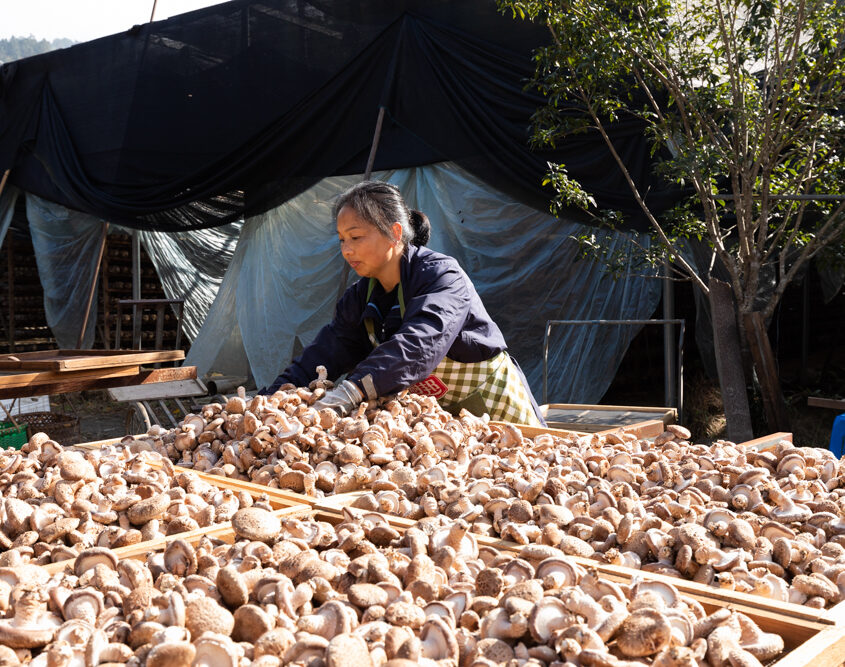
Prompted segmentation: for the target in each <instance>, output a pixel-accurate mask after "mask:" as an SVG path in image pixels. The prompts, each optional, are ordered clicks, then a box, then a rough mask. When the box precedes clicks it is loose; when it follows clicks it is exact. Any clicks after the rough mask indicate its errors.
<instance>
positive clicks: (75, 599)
mask: <svg viewBox="0 0 845 667" xmlns="http://www.w3.org/2000/svg"><path fill="white" fill-rule="evenodd" d="M102 611H103V594H102V593H100V591H97V590H94V589H93V588H80V589H78V590H75V591H73V592H72V593H71V594H70V595H68V596H67V598H66V599H65V601H64V604H63V605H62V615H63V616H64V617H65V620H67V621H69V620H71V619H72V618H78V619H82V620H90V621H94V622H96V620H97V617H98V616H99V615H100V612H102Z"/></svg>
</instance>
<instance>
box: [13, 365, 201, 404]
mask: <svg viewBox="0 0 845 667" xmlns="http://www.w3.org/2000/svg"><path fill="white" fill-rule="evenodd" d="M128 368H129V369H132V371H131V372H125V371H124V369H120V368H117V369H115V368H102V369H93V370H86V371H66V372H64V373H55V372H53V371H46V372H40V373H17V374H14V375H0V378H9V377H18V378H20V377H21V376H24V375H26V376H31V377H32V378H33V379H32V380H31V381H30V382H29V383H28V384H23V385H20V386H7V385H4V384H3V383H2V382H0V399H5V398H21V397H25V396H36V395H43V394H50V395H52V394H64V393H67V392H69V391H87V390H93V389H108V388H110V387H125V386H127V385H137V384H147V383H152V382H162V381H170V380H189V379H192V376H193V377H194V378H195V377H196V375H197V369H196V367H195V366H181V367H179V368H156V369H153V370H149V371H142V370H140V368H139V367H138V366H129V367H128Z"/></svg>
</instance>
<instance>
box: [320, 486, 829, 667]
mask: <svg viewBox="0 0 845 667" xmlns="http://www.w3.org/2000/svg"><path fill="white" fill-rule="evenodd" d="M335 498H338V496H335ZM366 513H367V514H371V513H373V512H366ZM374 513H375V514H379V513H378V512H374ZM382 516H384V518H385V519H386V520H387V521H388V523H390V525H391V526H393V527H394V528H395V529H396V530H397V531H398V532H399V533H403V532H404V531H405V530H406V529H407V528H409V527H410V526H412V525H414V524H415V523H416V521H413V520H410V519H401V518H399V517H394V516H389V515H382ZM314 518H315V519H316V520H318V521H326V522H328V523H340V522H341V521H343V520H344V516H343V512H342V510H339V509H337V508H336V507H332V506H330V505H325V504H318V505H317V506H316V507H315V511H314ZM475 537H476V540H477V541H478V544H479V545H485V546H490V547H493V548H495V549H497V550H499V551H507V552H512V553H518V552H519V550H520V549H521V548H522V547H521V546H520V545H518V544H515V543H513V542H507V541H505V540H499V539H495V538H491V537H485V536H482V535H475ZM569 558H571V559H572V560H573V561H574V562H576V563H578V564H579V565H582V566H583V567H595V568H596V569H597V570H598V571H599V573H600V574H602V575H604V577H606V578H607V579H610V580H612V581H617V582H620V583H630V582H631V580H632V579H633V578H634V577H639V578H640V579H643V580H649V581H665V582H667V583H670V584H672V585H673V586H675V588H677V589H678V590H679V591H680V592H681V593H682V594H684V595H688V596H690V597H692V598H695V599H696V600H698V602H700V603H701V605H702V606H703V607H704V608H705V610H706V611H708V612H712V611H715V610H716V609H719V608H728V609H732V610H735V611H740V612H742V613H744V614H746V615H748V616H749V617H751V618H753V619H754V621H755V622H757V624H758V625H759V626H760V627H761V628H762V629H763V630H765V631H766V632H774V633H776V634H779V635H780V636H781V637H783V639H784V643H785V644H786V649H787V653H785V654H784V655H783V656H782V657H781V658H780V659H779V660H778V661H777V662H775V663H773V664H771V665H769V666H768V667H805V666H807V665H812V667H838V666H839V665H842V664H843V662H845V626H843V625H835V624H834V620H833V619H831V618H829V617H828V616H827V614H826V613H825V612H824V610H818V609H807V608H805V607H803V606H801V605H796V604H787V603H776V602H775V601H773V600H768V599H767V598H762V597H761V596H752V595H748V594H743V593H737V592H736V591H724V590H721V589H716V588H713V587H711V586H704V585H702V584H696V583H694V582H688V581H685V580H683V579H676V578H675V577H667V576H665V575H659V574H655V573H650V572H642V571H640V570H633V569H630V568H625V567H618V566H613V565H607V564H604V563H600V562H598V561H594V560H590V559H589V558H579V557H577V556H569Z"/></svg>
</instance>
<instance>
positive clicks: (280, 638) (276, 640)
mask: <svg viewBox="0 0 845 667" xmlns="http://www.w3.org/2000/svg"><path fill="white" fill-rule="evenodd" d="M295 641H296V638H295V637H294V636H293V633H292V632H291V631H290V630H288V629H287V628H273V629H272V630H268V631H267V632H265V633H264V634H263V635H261V636H260V637H259V638H258V639H256V640H255V643H254V649H253V655H254V657H255V658H260V657H261V656H263V655H269V656H274V657H277V658H282V657H283V656H284V655H285V652H286V651H287V650H288V649H289V648H290V647H291V646H293V643H294V642H295Z"/></svg>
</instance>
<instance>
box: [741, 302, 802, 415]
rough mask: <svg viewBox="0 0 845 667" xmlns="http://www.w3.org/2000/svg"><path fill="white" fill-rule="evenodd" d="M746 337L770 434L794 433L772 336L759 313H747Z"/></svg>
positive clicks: (745, 321) (744, 317)
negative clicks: (781, 385)
mask: <svg viewBox="0 0 845 667" xmlns="http://www.w3.org/2000/svg"><path fill="white" fill-rule="evenodd" d="M743 322H744V324H745V327H744V328H745V336H746V340H747V342H748V347H749V349H750V350H751V356H752V358H753V360H754V370H755V371H756V375H757V381H758V382H759V383H760V393H761V394H762V397H763V410H764V411H765V413H766V423H767V424H768V427H769V430H770V431H772V432H776V431H791V430H792V429H791V427H790V425H789V417H788V415H787V412H786V402H785V401H784V400H783V393H782V392H781V389H780V380H779V378H778V371H777V364H776V360H775V355H774V354H773V353H772V347H771V345H770V344H769V332H768V330H767V327H766V321H765V319H764V318H763V314H762V313H760V312H753V313H745V314H744V315H743Z"/></svg>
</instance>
